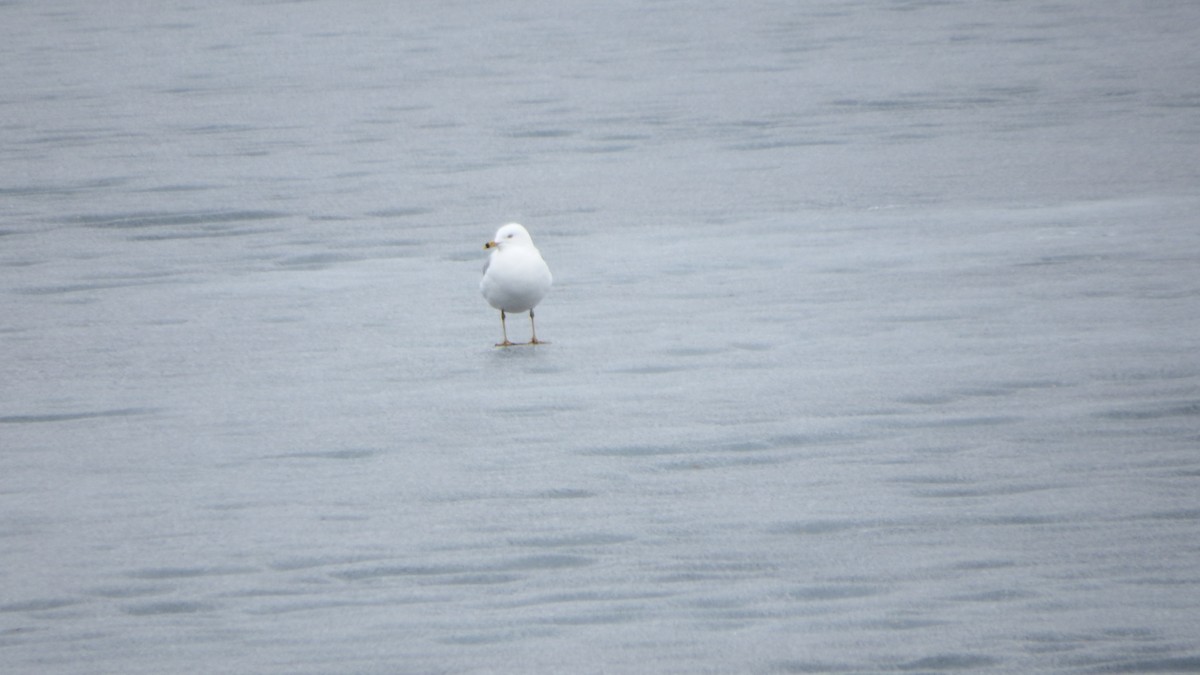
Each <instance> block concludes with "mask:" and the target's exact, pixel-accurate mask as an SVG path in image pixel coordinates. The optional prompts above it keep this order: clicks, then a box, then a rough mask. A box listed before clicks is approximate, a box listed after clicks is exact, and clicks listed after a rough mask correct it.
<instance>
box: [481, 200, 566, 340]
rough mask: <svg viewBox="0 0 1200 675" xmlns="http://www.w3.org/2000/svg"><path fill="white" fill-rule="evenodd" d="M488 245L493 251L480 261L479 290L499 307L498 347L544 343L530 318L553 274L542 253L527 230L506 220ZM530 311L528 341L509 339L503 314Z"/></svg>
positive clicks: (552, 278)
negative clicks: (499, 340) (501, 333)
mask: <svg viewBox="0 0 1200 675" xmlns="http://www.w3.org/2000/svg"><path fill="white" fill-rule="evenodd" d="M483 248H484V249H491V251H492V255H491V256H490V257H488V260H487V262H486V263H484V265H483V279H482V280H481V281H480V282H479V291H480V292H481V293H483V297H484V299H486V300H487V301H488V304H489V305H491V306H492V307H495V308H496V309H498V310H500V330H501V331H502V332H503V335H504V341H503V342H498V343H496V346H497V347H511V346H513V345H516V344H531V345H536V344H546V343H545V342H544V341H542V340H539V339H538V337H537V327H536V326H535V325H534V321H533V308H534V307H537V304H538V303H539V302H541V301H542V298H544V297H546V293H547V292H549V290H550V284H552V283H554V277H553V276H551V275H550V268H549V267H548V266H547V265H546V261H545V260H542V254H541V252H540V251H538V250H537V247H536V246H534V245H533V238H532V237H530V236H529V231H528V230H526V229H525V228H524V227H522V226H521V225H518V224H517V223H509V224H507V225H505V226H503V227H501V228H500V229H499V230H496V238H495V239H492V240H491V241H489V242H488V243H486V244H484V245H483ZM519 312H529V331H530V338H529V342H528V343H521V342H509V340H508V327H507V326H506V325H505V315H506V314H514V313H519Z"/></svg>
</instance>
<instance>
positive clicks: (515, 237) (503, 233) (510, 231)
mask: <svg viewBox="0 0 1200 675" xmlns="http://www.w3.org/2000/svg"><path fill="white" fill-rule="evenodd" d="M508 246H533V238H532V237H530V236H529V230H526V229H525V228H524V227H522V226H520V225H518V224H516V223H509V224H507V225H505V226H504V227H501V228H500V229H499V230H496V238H495V239H493V240H491V241H489V242H488V243H486V244H484V245H483V247H484V248H500V249H501V250H503V249H504V248H506V247H508Z"/></svg>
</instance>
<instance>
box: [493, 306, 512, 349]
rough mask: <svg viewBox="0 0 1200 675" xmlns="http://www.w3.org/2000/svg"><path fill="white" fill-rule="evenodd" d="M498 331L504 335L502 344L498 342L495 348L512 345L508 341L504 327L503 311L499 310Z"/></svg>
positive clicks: (505, 327) (506, 328) (506, 330)
mask: <svg viewBox="0 0 1200 675" xmlns="http://www.w3.org/2000/svg"><path fill="white" fill-rule="evenodd" d="M500 331H501V332H502V333H504V342H498V343H496V346H497V347H511V346H512V343H511V342H509V341H508V327H507V326H505V325H504V310H500Z"/></svg>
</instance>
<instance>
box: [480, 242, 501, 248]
mask: <svg viewBox="0 0 1200 675" xmlns="http://www.w3.org/2000/svg"><path fill="white" fill-rule="evenodd" d="M499 245H500V244H497V243H496V242H494V241H489V242H488V243H486V244H484V245H483V247H484V248H485V249H488V248H496V247H497V246H499Z"/></svg>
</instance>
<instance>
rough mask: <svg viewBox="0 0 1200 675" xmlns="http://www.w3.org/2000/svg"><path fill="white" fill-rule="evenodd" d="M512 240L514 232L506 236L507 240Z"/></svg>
mask: <svg viewBox="0 0 1200 675" xmlns="http://www.w3.org/2000/svg"><path fill="white" fill-rule="evenodd" d="M512 238H513V235H512V232H509V233H508V234H507V235H505V239H512Z"/></svg>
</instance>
